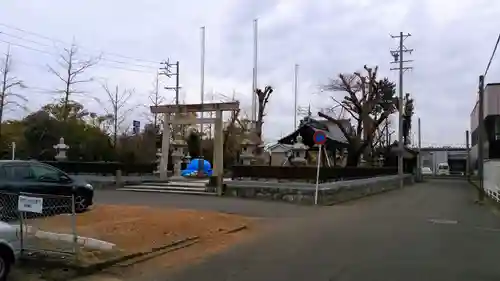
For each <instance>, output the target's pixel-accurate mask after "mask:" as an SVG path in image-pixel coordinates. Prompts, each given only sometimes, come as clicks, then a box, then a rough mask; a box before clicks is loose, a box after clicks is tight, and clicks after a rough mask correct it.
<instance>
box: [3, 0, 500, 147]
mask: <svg viewBox="0 0 500 281" xmlns="http://www.w3.org/2000/svg"><path fill="white" fill-rule="evenodd" d="M498 15H500V1H498V0H383V1H382V0H379V1H375V0H336V1H333V0H281V1H277V0H276V1H275V0H246V1H245V0H211V1H202V0H198V1H195V0H184V1H172V0H171V1H160V0H142V1H132V0H120V1H118V0H115V1H111V0H108V1H103V0H85V1H83V0H79V1H77V0H72V1H67V0H66V1H63V0H51V1H40V0H23V1H16V0H3V1H1V3H0V52H1V53H4V52H5V51H6V50H7V43H11V52H12V55H13V72H14V73H15V74H16V76H18V77H19V78H21V79H23V80H24V81H25V83H26V85H27V86H29V87H30V88H28V89H25V90H23V92H24V94H25V95H26V96H27V97H28V99H29V102H28V106H29V107H30V108H31V109H32V110H34V109H36V108H37V107H39V106H40V105H41V104H43V103H47V102H48V101H51V100H54V99H55V98H57V96H56V95H55V94H53V93H49V92H48V91H46V90H50V89H54V88H57V87H60V86H61V84H60V83H58V81H57V78H56V77H55V76H54V75H52V74H50V73H49V72H48V71H47V64H50V65H54V66H55V65H56V64H55V62H56V59H57V54H58V53H60V49H61V48H62V47H64V45H63V43H61V41H62V42H68V43H70V42H71V41H72V40H75V42H76V43H77V44H78V46H80V54H79V55H80V58H82V59H83V58H89V57H96V56H98V55H99V54H102V60H101V61H100V63H99V64H98V65H97V66H95V67H94V68H92V69H91V70H89V71H88V73H86V75H87V76H88V77H94V78H95V79H96V81H107V82H108V83H109V84H110V85H111V86H114V85H119V86H120V87H121V88H122V89H125V88H128V89H132V88H133V89H135V94H134V97H133V100H131V101H130V106H131V107H134V108H135V110H134V113H133V114H131V115H130V117H129V119H128V122H129V123H131V122H132V120H133V119H140V120H144V112H146V111H147V110H146V108H145V107H143V106H138V104H141V105H146V104H148V99H147V96H148V93H149V91H151V90H152V89H153V81H154V78H155V75H156V71H157V68H158V66H159V64H158V63H157V62H160V61H161V60H164V59H168V58H169V59H170V60H171V61H176V60H179V61H180V62H181V67H180V73H181V75H180V80H181V86H182V90H181V94H182V97H183V99H184V100H185V101H186V102H193V103H195V102H199V100H200V27H201V26H206V71H205V73H206V74H205V81H206V82H205V93H206V99H210V96H211V93H215V97H214V99H215V100H219V99H220V96H219V95H218V94H219V93H220V94H223V95H225V96H229V97H230V96H232V95H233V93H235V96H236V98H237V99H238V100H240V101H241V102H242V107H243V108H244V109H249V106H250V100H251V99H250V96H251V87H252V48H253V39H252V36H253V35H252V28H253V27H252V25H253V19H255V18H258V19H259V70H258V83H259V87H263V86H264V85H267V84H269V85H272V86H273V87H274V88H275V89H276V91H275V93H274V94H273V96H272V98H271V101H270V104H269V108H268V110H267V111H268V116H267V118H266V119H265V128H264V131H265V138H266V139H267V140H273V139H277V138H279V137H280V136H281V135H283V134H286V133H289V132H290V131H291V130H292V129H293V114H294V110H293V72H294V64H296V63H297V64H299V65H300V68H299V105H301V106H307V105H308V104H309V103H311V106H312V107H313V109H315V110H314V111H317V110H318V108H321V107H327V106H330V105H332V104H331V103H330V101H329V100H328V98H327V96H326V94H325V93H323V94H315V93H318V92H319V86H320V85H322V84H324V83H326V82H327V81H328V78H331V77H335V76H336V75H338V73H341V72H353V71H357V70H361V69H362V67H363V65H364V64H368V65H369V66H376V65H378V66H379V69H380V75H381V76H388V77H389V78H391V79H393V80H396V79H397V73H396V72H394V71H390V70H389V68H390V67H391V65H390V63H389V62H390V61H391V60H392V57H391V55H390V53H389V51H390V50H391V49H395V48H396V47H397V41H396V40H395V39H391V37H390V36H389V35H390V34H398V33H399V32H400V31H403V32H409V33H411V34H412V37H410V38H408V39H407V40H406V41H405V44H406V46H407V47H408V48H413V49H415V51H414V52H413V54H412V55H411V58H410V57H408V59H413V60H415V61H414V62H413V63H412V64H411V66H413V67H414V69H413V70H412V71H410V72H406V73H405V84H404V91H405V92H409V93H411V94H412V95H413V96H414V97H415V100H416V117H415V118H414V129H413V130H414V131H416V123H417V122H416V118H417V116H418V117H421V120H422V136H423V143H424V145H458V144H463V143H465V140H464V139H465V137H464V135H465V130H466V129H468V128H469V126H470V124H469V123H470V122H469V119H470V117H469V114H470V112H471V110H472V107H473V105H474V102H475V99H476V90H477V80H478V75H479V74H481V73H482V72H484V69H485V67H486V64H487V62H488V59H489V57H490V54H491V52H492V49H493V46H494V43H495V41H496V37H497V35H498V33H499V31H500V30H499V26H500V19H499V17H498ZM28 32H32V33H33V34H32V33H28ZM35 34H38V35H41V36H36V35H35ZM499 56H500V55H499ZM499 80H500V58H497V59H496V60H494V61H493V63H492V66H491V69H490V71H489V73H488V76H487V78H486V82H489V83H491V82H499ZM173 83H174V79H170V80H169V79H167V78H166V77H163V78H161V81H160V85H161V87H163V86H172V85H173ZM79 89H81V90H86V91H87V92H88V94H87V95H93V96H97V97H101V99H104V98H105V94H104V92H103V91H102V90H101V88H100V86H99V83H97V82H93V83H90V84H86V85H81V88H79ZM161 92H162V95H164V96H165V97H166V98H168V99H169V100H172V99H173V97H174V93H173V92H172V91H168V90H161ZM75 99H78V100H81V101H82V102H84V103H86V104H88V107H90V109H91V110H94V111H100V110H101V111H102V109H101V108H100V105H99V104H98V103H96V102H95V101H92V99H90V98H88V97H82V96H75ZM9 114H10V116H21V115H23V114H25V113H24V112H22V111H21V110H15V111H11V112H10V113H9ZM394 125H396V124H394Z"/></svg>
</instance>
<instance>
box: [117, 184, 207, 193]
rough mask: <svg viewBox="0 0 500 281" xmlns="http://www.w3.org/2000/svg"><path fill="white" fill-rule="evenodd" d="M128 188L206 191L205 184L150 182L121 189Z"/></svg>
mask: <svg viewBox="0 0 500 281" xmlns="http://www.w3.org/2000/svg"><path fill="white" fill-rule="evenodd" d="M124 188H126V189H138V190H141V189H148V190H171V191H195V192H205V190H206V189H205V186H174V185H169V186H159V185H149V184H141V185H126V186H124V187H123V188H120V189H119V190H123V189H124Z"/></svg>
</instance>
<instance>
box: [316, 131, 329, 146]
mask: <svg viewBox="0 0 500 281" xmlns="http://www.w3.org/2000/svg"><path fill="white" fill-rule="evenodd" d="M313 139H314V143H315V144H318V145H322V144H325V142H326V135H325V132H323V131H316V132H314V135H313Z"/></svg>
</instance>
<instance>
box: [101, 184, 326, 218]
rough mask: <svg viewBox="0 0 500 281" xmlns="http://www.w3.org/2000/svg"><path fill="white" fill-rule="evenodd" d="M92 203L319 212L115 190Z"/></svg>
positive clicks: (260, 213)
mask: <svg viewBox="0 0 500 281" xmlns="http://www.w3.org/2000/svg"><path fill="white" fill-rule="evenodd" d="M95 202H96V203H97V204H131V205H148V206H160V207H172V208H184V209H195V210H212V211H218V212H224V213H229V214H240V215H245V216H250V217H262V218H288V217H304V216H308V215H311V214H314V213H317V212H318V211H320V209H318V208H314V207H310V206H299V205H293V204H288V203H284V202H267V201H259V200H248V199H239V198H221V197H215V196H201V195H200V196H198V195H183V194H165V193H152V192H151V193H149V192H129V191H117V190H96V192H95Z"/></svg>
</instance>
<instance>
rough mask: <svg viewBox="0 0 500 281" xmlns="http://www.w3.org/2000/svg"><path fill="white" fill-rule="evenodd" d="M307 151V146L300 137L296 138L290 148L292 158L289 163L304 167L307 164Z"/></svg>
mask: <svg viewBox="0 0 500 281" xmlns="http://www.w3.org/2000/svg"><path fill="white" fill-rule="evenodd" d="M307 149H308V147H307V145H305V144H304V143H303V142H302V136H300V135H299V136H297V138H296V140H295V143H294V144H293V146H292V148H291V153H292V158H291V160H290V162H291V163H292V164H293V165H295V166H305V165H306V164H307V160H306V152H307Z"/></svg>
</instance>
